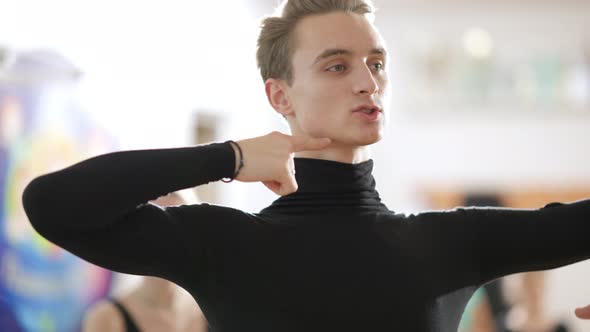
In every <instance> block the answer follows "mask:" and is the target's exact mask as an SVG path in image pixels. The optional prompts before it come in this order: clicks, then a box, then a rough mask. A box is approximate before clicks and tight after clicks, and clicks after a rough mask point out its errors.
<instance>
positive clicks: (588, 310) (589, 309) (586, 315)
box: [575, 305, 590, 319]
mask: <svg viewBox="0 0 590 332" xmlns="http://www.w3.org/2000/svg"><path fill="white" fill-rule="evenodd" d="M575 313H576V316H577V317H578V318H580V319H590V305H587V306H585V307H582V308H577V309H576V311H575Z"/></svg>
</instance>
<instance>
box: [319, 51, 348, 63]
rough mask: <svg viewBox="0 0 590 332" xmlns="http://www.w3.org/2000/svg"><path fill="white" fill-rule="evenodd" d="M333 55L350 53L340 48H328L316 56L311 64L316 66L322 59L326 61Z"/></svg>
mask: <svg viewBox="0 0 590 332" xmlns="http://www.w3.org/2000/svg"><path fill="white" fill-rule="evenodd" d="M335 55H352V52H351V51H349V50H345V49H342V48H329V49H327V50H324V51H323V52H322V53H321V54H320V55H318V56H317V57H316V58H315V60H314V62H313V64H316V63H318V62H320V61H322V60H324V59H327V58H329V57H333V56H335Z"/></svg>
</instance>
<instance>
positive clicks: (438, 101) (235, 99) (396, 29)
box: [0, 0, 590, 332]
mask: <svg viewBox="0 0 590 332" xmlns="http://www.w3.org/2000/svg"><path fill="white" fill-rule="evenodd" d="M374 3H375V4H376V6H377V7H378V12H377V16H376V25H377V27H378V29H379V31H380V32H381V33H382V35H383V37H384V38H385V40H386V43H387V46H388V48H389V52H390V54H391V59H390V62H389V71H390V77H391V83H392V90H393V98H392V104H391V105H388V106H389V107H388V112H389V118H388V127H387V134H386V138H385V139H384V140H383V141H382V142H381V143H379V144H377V145H376V146H375V149H374V156H373V158H374V160H375V164H376V166H375V177H376V179H377V184H378V190H379V192H380V193H381V195H382V198H383V200H384V201H385V203H386V204H387V205H388V206H389V208H390V209H392V210H394V211H396V212H404V213H414V212H418V211H423V210H427V209H447V208H452V207H455V206H458V205H497V206H510V207H527V208H537V207H541V206H543V205H544V204H545V203H548V202H550V201H572V200H577V199H581V198H585V197H590V153H588V151H590V1H587V0H561V1H557V0H552V1H551V0H512V1H509V0H470V1H467V0H387V1H385V0H381V1H379V0H375V1H374ZM276 4H277V1H275V0H226V1H223V3H221V2H218V1H197V0H192V1H191V0H167V1H164V0H158V1H156V0H155V1H150V2H146V1H135V0H129V1H114V0H104V1H100V2H97V1H92V2H91V1H73V0H55V1H51V2H41V1H32V0H0V202H1V205H0V330H1V331H43V332H49V331H60V332H61V331H66V332H67V331H77V330H78V329H79V324H80V320H81V317H82V315H83V312H84V310H85V309H86V308H87V307H88V306H89V305H91V304H92V303H94V302H96V301H97V300H98V299H100V298H102V297H104V296H106V295H109V294H116V293H117V292H122V291H124V289H125V288H126V287H129V286H128V285H130V284H132V283H133V278H131V277H127V276H120V275H115V274H112V273H111V272H109V271H105V270H103V269H101V268H98V267H95V266H92V265H90V264H87V263H85V262H83V261H81V260H79V259H77V258H76V257H74V256H72V255H70V254H69V253H67V252H64V251H62V250H60V249H58V248H56V247H54V246H52V245H51V244H49V243H48V242H47V241H45V240H44V239H42V238H41V237H39V236H38V235H36V234H35V232H34V231H33V230H32V229H31V228H30V226H29V224H28V221H27V220H26V217H25V215H24V211H22V207H21V204H20V195H21V193H22V190H23V188H24V186H25V185H26V183H28V181H30V180H31V179H32V178H33V177H34V176H37V175H39V174H42V173H45V172H49V171H52V170H55V169H58V168H61V167H63V166H65V165H68V164H71V163H73V162H75V161H78V160H81V159H84V158H87V157H89V156H92V155H96V154H99V153H104V152H109V151H115V150H121V149H142V148H157V147H175V146H184V145H191V144H200V143H206V142H211V141H222V140H227V139H230V138H231V139H234V140H237V139H241V138H246V137H252V136H256V135H262V134H265V133H267V132H269V131H272V130H281V131H283V132H286V131H287V127H286V125H285V124H284V123H283V122H282V121H281V120H280V118H279V117H278V116H277V115H275V114H274V112H273V111H272V109H271V108H270V106H269V105H268V103H267V101H266V97H265V95H264V89H263V82H262V81H261V79H260V76H259V74H258V72H257V69H256V63H255V44H256V37H257V32H258V26H259V22H260V19H261V17H262V16H263V15H265V14H270V13H272V11H273V8H274V6H275V5H276ZM197 191H198V196H199V198H200V199H201V200H203V201H209V202H214V203H218V204H224V205H230V206H233V207H236V208H239V209H243V210H246V211H250V212H256V211H258V210H260V209H261V208H262V207H264V206H266V205H268V204H269V203H270V202H271V201H272V200H274V199H275V198H276V197H275V196H274V194H272V193H271V192H270V191H268V190H267V189H266V188H265V187H264V186H262V185H261V184H243V183H233V184H232V185H222V184H211V185H209V186H206V187H201V188H198V189H197ZM588 263H590V262H588ZM588 263H586V262H582V263H578V264H574V265H571V266H568V267H565V268H561V269H558V270H552V271H547V272H544V273H537V274H527V275H518V276H511V277H508V278H505V279H503V280H501V281H500V282H499V283H498V284H497V285H495V286H496V287H494V288H493V289H492V288H490V289H486V290H485V291H482V292H481V296H478V297H477V298H474V300H473V301H472V302H471V303H470V304H469V306H468V308H467V309H468V310H467V311H466V316H465V317H464V318H465V319H464V323H463V324H462V330H463V331H504V330H505V331H507V330H513V331H517V330H524V328H525V327H524V326H527V324H528V323H529V322H531V321H533V320H535V319H538V317H544V318H546V319H547V320H550V321H551V323H550V324H553V325H557V324H558V323H561V324H562V325H563V326H566V327H567V329H568V330H569V331H586V330H590V323H588V322H582V321H579V320H576V319H575V317H574V315H573V309H574V308H575V307H576V306H581V305H585V304H588V303H590V264H588ZM498 294H499V295H498ZM486 321H494V322H495V323H494V324H495V325H494V324H491V323H486ZM486 324H487V325H486ZM492 325H494V326H495V327H493V328H492V327H490V326H492ZM501 325H502V326H501ZM529 330H530V329H529ZM533 330H534V329H533ZM554 330H557V329H554ZM538 331H541V330H538ZM541 332H542V331H541Z"/></svg>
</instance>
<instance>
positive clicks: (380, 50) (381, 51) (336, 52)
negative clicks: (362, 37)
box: [313, 47, 387, 65]
mask: <svg viewBox="0 0 590 332" xmlns="http://www.w3.org/2000/svg"><path fill="white" fill-rule="evenodd" d="M352 54H353V52H352V51H350V50H346V49H343V48H329V49H327V50H324V51H323V52H322V53H321V54H320V55H318V56H317V57H316V58H315V60H314V62H313V64H314V65H315V64H316V63H318V62H320V61H322V60H324V59H327V58H329V57H333V56H335V55H352ZM369 54H371V55H375V54H380V55H383V56H385V55H387V51H386V50H385V49H384V48H383V47H376V48H373V49H372V50H371V52H369Z"/></svg>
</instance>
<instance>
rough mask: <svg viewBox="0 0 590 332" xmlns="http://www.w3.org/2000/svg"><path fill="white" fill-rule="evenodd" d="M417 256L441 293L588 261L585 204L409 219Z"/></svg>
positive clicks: (589, 223)
mask: <svg viewBox="0 0 590 332" xmlns="http://www.w3.org/2000/svg"><path fill="white" fill-rule="evenodd" d="M410 219H411V220H412V221H413V222H411V223H410V224H411V227H410V229H411V230H412V234H413V236H412V237H411V238H413V239H419V241H420V245H416V247H417V248H418V249H416V252H417V253H416V254H417V255H419V256H421V257H422V258H423V259H424V260H425V261H427V262H430V263H429V264H431V266H432V269H433V271H438V272H437V276H438V277H437V281H438V282H437V283H438V285H437V286H436V287H437V288H438V289H439V290H441V289H442V290H441V292H445V291H449V290H452V289H459V288H462V287H466V286H477V285H481V284H482V283H485V282H487V281H490V280H493V279H495V278H498V277H501V276H505V275H509V274H513V273H518V272H524V271H533V270H545V269H551V268H557V267H560V266H564V265H567V264H571V263H574V262H578V261H581V260H584V259H588V258H590V200H581V201H577V202H572V203H568V204H562V203H551V204H548V205H546V206H545V207H543V208H539V209H511V208H491V207H473V208H457V209H454V210H450V211H436V212H425V213H422V214H418V215H416V216H412V217H411V218H410Z"/></svg>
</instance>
